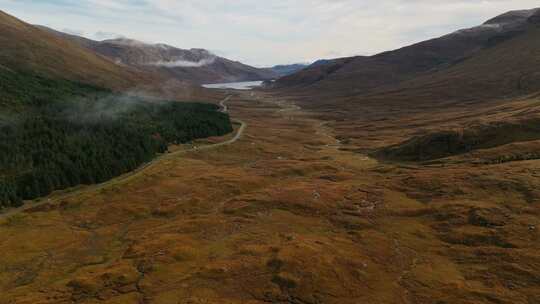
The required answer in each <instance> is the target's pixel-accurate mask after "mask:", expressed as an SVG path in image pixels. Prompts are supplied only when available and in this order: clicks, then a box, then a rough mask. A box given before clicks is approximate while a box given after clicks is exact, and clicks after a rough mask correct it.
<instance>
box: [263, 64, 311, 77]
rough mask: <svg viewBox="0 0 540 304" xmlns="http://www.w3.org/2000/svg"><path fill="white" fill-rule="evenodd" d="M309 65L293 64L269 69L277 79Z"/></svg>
mask: <svg viewBox="0 0 540 304" xmlns="http://www.w3.org/2000/svg"><path fill="white" fill-rule="evenodd" d="M308 66H309V64H303V63H295V64H283V65H276V66H273V67H271V68H270V69H271V70H272V71H274V72H276V73H277V74H278V76H279V77H283V76H287V75H291V74H294V73H296V72H299V71H301V70H303V69H305V68H307V67H308Z"/></svg>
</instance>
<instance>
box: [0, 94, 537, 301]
mask: <svg viewBox="0 0 540 304" xmlns="http://www.w3.org/2000/svg"><path fill="white" fill-rule="evenodd" d="M227 105H228V107H229V111H230V113H231V114H232V115H233V117H237V118H238V119H241V120H242V121H245V122H246V123H247V124H248V125H249V128H247V129H246V130H245V133H244V135H243V136H242V137H241V138H240V139H238V141H236V142H235V143H234V144H232V145H226V146H220V147H218V148H216V149H212V150H202V149H200V150H199V149H198V150H191V151H188V152H186V153H185V154H183V155H182V156H181V157H180V156H179V155H175V154H172V155H171V157H166V158H162V159H160V160H159V161H157V162H156V163H155V164H153V165H152V166H150V167H148V168H145V169H144V170H142V171H141V172H139V173H138V174H136V175H135V176H133V177H132V178H129V179H126V180H120V181H119V182H118V183H112V184H111V185H109V186H106V187H100V188H96V189H92V188H90V189H89V190H88V191H84V190H83V191H81V192H80V193H78V194H77V195H76V196H71V197H62V196H59V198H58V199H55V196H54V195H53V196H52V197H51V200H50V201H48V202H47V203H46V204H43V205H40V206H39V207H37V208H30V209H28V210H25V211H24V212H22V213H20V214H17V215H15V216H13V217H10V218H4V219H2V220H1V222H0V229H1V231H2V235H3V236H4V238H3V241H2V243H1V244H0V247H1V250H2V252H4V253H5V254H4V257H5V258H4V259H3V260H2V262H0V267H1V269H4V271H2V275H1V276H0V283H1V285H0V286H1V288H2V293H3V294H4V298H6V299H17V300H16V301H15V302H13V301H10V302H9V303H29V302H30V303H36V302H39V303H69V302H71V301H75V302H78V303H94V302H96V301H106V302H107V303H141V302H142V303H198V302H203V303H223V301H225V302H227V303H261V302H278V303H279V302H293V303H358V302H362V303H411V302H412V303H428V302H429V303H431V302H432V300H436V301H439V302H449V303H471V302H478V303H482V302H486V303H487V302H489V301H491V299H492V297H494V296H496V297H497V298H498V299H499V301H500V302H501V303H528V301H529V302H530V301H534V300H535V299H536V297H537V295H538V293H536V289H535V286H536V285H535V283H534V282H535V281H536V273H537V270H538V268H537V267H539V266H540V264H539V262H540V260H539V259H538V256H537V255H536V254H535V252H538V247H537V245H536V244H537V242H535V240H537V239H538V237H539V233H538V231H537V229H536V227H539V225H540V222H539V221H538V214H537V211H536V210H535V209H534V208H533V207H532V206H533V205H534V203H535V202H536V201H537V200H538V197H539V195H540V193H537V191H536V189H538V186H539V185H538V183H539V182H540V180H539V179H538V178H534V177H532V176H539V175H538V172H540V167H539V166H538V162H536V161H521V162H512V163H505V164H500V165H497V164H495V165H482V166H479V165H475V166H474V170H472V169H470V165H469V164H467V163H466V162H465V163H463V162H453V161H450V160H449V161H442V162H439V163H436V164H431V165H415V164H411V165H403V164H399V163H397V164H393V163H386V162H378V161H376V160H374V159H372V158H370V157H368V156H366V155H362V154H359V153H356V152H352V151H351V150H354V149H355V147H354V146H350V145H347V144H345V145H344V146H343V147H339V146H336V145H335V143H336V140H335V139H334V138H333V137H332V136H329V135H332V134H333V131H332V130H331V129H328V127H326V126H325V125H324V122H322V121H320V120H319V119H317V118H316V116H315V115H313V113H309V112H305V111H304V110H302V109H300V108H299V107H297V106H294V104H292V103H291V101H288V100H286V99H282V98H276V97H274V96H272V95H268V94H265V93H261V92H256V93H254V94H253V93H249V92H246V93H234V94H233V96H232V97H231V99H230V100H229V101H228V102H227ZM269 125H271V126H272V128H268V126H269ZM376 132H377V131H376ZM380 132H383V133H386V131H385V130H384V128H381V130H380ZM494 169H496V170H494ZM535 172H536V173H535ZM525 181H526V182H525ZM531 204H533V205H531ZM25 238H32V239H34V240H36V241H35V242H32V243H25V242H21V241H22V240H23V239H25ZM37 240H39V241H37ZM479 257H482V258H481V259H479ZM314 261H316V262H315V263H314ZM518 261H519V262H518ZM449 290H452V292H449ZM2 301H3V300H2V299H0V303H3V302H2ZM6 303H8V302H6Z"/></svg>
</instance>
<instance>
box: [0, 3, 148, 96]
mask: <svg viewBox="0 0 540 304" xmlns="http://www.w3.org/2000/svg"><path fill="white" fill-rule="evenodd" d="M0 44H1V45H2V50H1V51H0V65H1V66H3V67H5V68H9V69H13V70H25V71H33V72H38V73H41V74H43V75H47V76H51V77H56V78H68V79H71V80H76V81H80V82H85V83H90V84H94V85H100V86H106V87H110V88H127V87H131V86H134V85H136V84H137V83H141V82H143V81H147V80H148V79H151V78H150V76H148V75H143V74H141V73H139V72H137V71H135V70H132V69H129V68H126V67H120V66H118V65H115V64H114V63H113V62H111V61H110V60H108V59H106V58H104V57H102V56H99V55H96V54H94V53H93V52H90V51H88V50H87V49H85V48H83V47H81V46H80V45H78V44H76V43H73V42H71V41H67V40H65V39H61V38H59V37H58V36H56V35H53V34H51V33H48V32H46V31H44V30H42V29H40V28H37V27H35V26H32V25H30V24H27V23H25V22H22V21H20V20H18V19H16V18H14V17H12V16H10V15H8V14H6V13H4V12H2V11H0Z"/></svg>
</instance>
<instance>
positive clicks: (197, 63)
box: [149, 57, 216, 68]
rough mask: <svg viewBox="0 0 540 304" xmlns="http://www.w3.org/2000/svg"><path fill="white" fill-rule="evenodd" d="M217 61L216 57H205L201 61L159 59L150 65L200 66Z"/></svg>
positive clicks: (170, 66) (172, 66) (168, 66)
mask: <svg viewBox="0 0 540 304" xmlns="http://www.w3.org/2000/svg"><path fill="white" fill-rule="evenodd" d="M215 61H216V58H215V57H212V58H205V59H201V60H199V61H187V60H175V61H158V62H155V63H150V64H149V65H153V66H158V67H167V68H179V67H182V68H200V67H203V66H207V65H211V64H212V63H214V62H215Z"/></svg>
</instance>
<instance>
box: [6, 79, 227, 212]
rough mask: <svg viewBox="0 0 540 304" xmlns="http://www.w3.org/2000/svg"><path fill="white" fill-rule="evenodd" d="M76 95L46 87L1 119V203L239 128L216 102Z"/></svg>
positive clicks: (94, 178)
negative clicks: (48, 90) (80, 97)
mask: <svg viewBox="0 0 540 304" xmlns="http://www.w3.org/2000/svg"><path fill="white" fill-rule="evenodd" d="M47 85H50V83H47ZM53 85H54V82H53ZM68 87H69V90H72V86H71V85H69V86H68ZM85 89H88V88H87V87H85ZM52 91H53V92H54V94H55V96H56V95H59V96H61V95H62V94H61V93H62V92H60V93H58V90H56V89H53V90H52ZM75 92H76V91H75ZM27 95H28V94H27ZM69 96H70V100H68V99H65V98H60V99H55V101H48V100H47V94H44V95H41V96H40V98H39V100H36V99H30V101H28V103H29V104H30V105H31V106H26V108H25V111H24V112H19V113H18V114H17V115H15V116H16V117H15V118H13V117H12V119H10V120H9V123H8V122H4V123H2V121H1V120H0V208H2V207H13V206H20V205H21V204H22V202H23V201H24V200H30V199H35V198H38V197H42V196H46V195H48V194H50V193H51V192H52V191H55V190H60V189H65V188H68V187H72V186H76V185H80V184H94V183H101V182H104V181H107V180H109V179H111V178H113V177H115V176H118V175H121V174H123V173H126V172H129V171H131V170H134V169H136V168H137V167H139V166H140V165H141V164H143V163H146V162H148V161H150V160H152V159H153V158H154V157H156V155H158V154H159V153H164V152H166V151H167V147H168V145H170V144H173V143H175V144H178V143H186V142H189V141H192V140H194V139H198V138H205V137H209V136H221V135H224V134H227V133H230V132H232V126H231V122H230V119H229V116H228V115H227V114H224V113H220V112H219V111H217V110H218V107H217V106H215V105H211V104H201V103H180V102H173V101H156V100H152V101H149V100H145V99H143V98H138V97H125V96H120V95H111V93H109V92H107V93H106V94H104V93H103V92H98V93H96V94H94V95H92V96H90V95H88V94H85V95H83V96H85V97H86V98H85V99H83V100H77V101H76V102H74V101H73V96H74V94H69ZM25 98H26V97H25ZM28 103H27V104H26V105H28Z"/></svg>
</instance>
